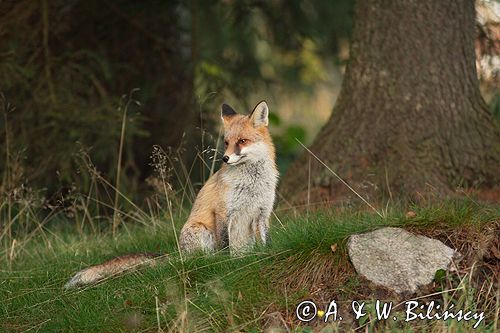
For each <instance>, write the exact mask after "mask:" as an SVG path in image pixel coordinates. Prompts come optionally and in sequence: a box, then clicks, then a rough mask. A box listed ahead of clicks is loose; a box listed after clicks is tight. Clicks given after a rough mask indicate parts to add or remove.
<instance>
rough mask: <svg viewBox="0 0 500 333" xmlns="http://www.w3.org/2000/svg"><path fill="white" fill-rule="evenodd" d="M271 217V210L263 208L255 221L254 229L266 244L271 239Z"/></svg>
mask: <svg viewBox="0 0 500 333" xmlns="http://www.w3.org/2000/svg"><path fill="white" fill-rule="evenodd" d="M270 217H271V212H270V211H269V212H268V211H265V210H264V209H261V212H260V214H259V216H258V217H257V219H256V220H255V221H254V223H253V231H254V234H255V237H256V238H257V239H258V240H260V241H261V242H262V244H264V245H265V244H266V243H267V242H268V240H269V219H270Z"/></svg>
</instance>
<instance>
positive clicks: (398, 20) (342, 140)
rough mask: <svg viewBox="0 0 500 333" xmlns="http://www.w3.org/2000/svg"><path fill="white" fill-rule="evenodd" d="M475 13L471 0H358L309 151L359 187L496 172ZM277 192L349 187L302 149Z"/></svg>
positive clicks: (442, 190) (445, 189)
mask: <svg viewBox="0 0 500 333" xmlns="http://www.w3.org/2000/svg"><path fill="white" fill-rule="evenodd" d="M474 14H475V11H474V2H473V1H453V0H443V1H435V0H425V1H384V0H363V1H358V2H357V4H356V7H355V19H354V25H355V26H354V31H353V36H352V44H351V50H350V62H349V64H348V66H347V70H346V75H345V78H344V82H343V85H342V91H341V93H340V95H339V98H338V101H337V103H336V105H335V107H334V109H333V113H332V116H331V118H330V119H329V121H328V122H327V124H326V125H325V126H324V127H323V128H322V130H321V131H320V133H319V134H318V136H317V137H316V139H315V141H314V143H313V144H312V146H311V148H310V149H311V151H312V152H313V153H314V154H316V155H317V156H318V157H319V158H320V159H321V160H322V161H324V162H325V163H326V164H327V165H328V166H329V167H330V168H331V169H332V170H334V171H335V172H337V173H338V175H339V176H340V177H342V178H343V179H345V180H347V182H348V183H350V184H351V185H352V186H353V187H354V188H357V189H359V190H360V191H362V193H364V194H365V195H376V196H378V197H380V196H381V195H387V194H389V195H391V196H397V197H396V198H397V199H402V198H404V199H408V198H418V197H419V195H421V194H423V193H429V190H430V191H431V192H432V193H439V194H446V193H450V191H453V190H454V189H455V188H456V187H457V186H478V185H482V186H492V185H494V184H495V182H498V180H499V176H500V167H499V165H500V164H499V158H500V154H499V147H498V144H499V142H500V141H499V139H500V136H499V132H498V130H497V128H496V127H495V124H494V123H493V119H492V116H491V114H490V113H489V111H488V109H487V107H486V104H485V102H484V101H483V99H482V97H481V95H480V92H479V85H478V80H477V77H476V69H475V58H474V19H475V17H474ZM310 161H311V163H310ZM309 165H310V167H309ZM281 192H282V194H283V195H284V196H285V197H287V196H288V197H290V199H291V200H292V201H294V202H301V201H302V202H303V201H305V198H310V199H309V200H311V201H313V200H314V201H316V200H319V199H325V198H327V199H332V198H335V197H336V196H338V195H342V194H345V193H347V190H346V188H345V186H344V185H342V184H341V183H340V182H339V181H338V179H336V178H335V176H334V175H333V174H332V173H331V172H329V171H328V170H326V168H325V167H324V166H322V165H321V164H320V163H318V162H317V161H316V160H315V158H314V157H312V156H311V154H310V153H308V152H304V154H303V155H302V156H301V157H300V158H299V159H298V160H297V161H295V163H294V164H292V166H291V167H290V169H289V170H288V172H287V174H286V176H285V177H284V180H283V183H282V186H281Z"/></svg>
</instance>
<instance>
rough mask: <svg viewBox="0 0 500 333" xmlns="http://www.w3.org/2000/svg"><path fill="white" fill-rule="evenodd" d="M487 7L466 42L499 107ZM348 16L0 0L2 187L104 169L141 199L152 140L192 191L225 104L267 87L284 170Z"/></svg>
mask: <svg viewBox="0 0 500 333" xmlns="http://www.w3.org/2000/svg"><path fill="white" fill-rule="evenodd" d="M487 5H488V2H484V3H483V2H478V3H477V4H476V7H478V6H479V7H481V6H483V7H484V8H486V9H484V8H483V9H480V10H479V11H478V13H479V14H481V13H483V14H481V15H483V16H484V17H486V18H484V17H483V16H482V17H483V18H481V19H479V18H478V19H477V21H476V27H475V31H474V35H475V37H476V42H475V43H476V44H475V48H476V53H477V54H478V59H477V62H478V69H479V78H480V79H481V87H482V93H483V97H484V98H485V100H486V102H487V103H488V105H489V106H488V107H489V109H490V111H491V112H492V113H493V115H494V116H495V117H496V118H498V117H499V115H500V112H499V109H500V102H499V100H500V99H499V88H498V82H499V81H498V66H497V65H498V64H497V63H496V62H495V61H497V60H495V59H496V58H494V56H495V55H496V56H498V53H499V41H498V36H499V32H498V24H499V23H498V22H497V21H495V15H490V14H491V13H493V14H494V13H495V12H494V9H491V8H490V7H491V4H489V6H490V7H488V6H487ZM481 8H482V7H481ZM484 13H486V14H484ZM479 14H477V15H476V16H477V17H479V16H478V15H479ZM353 15H354V3H353V1H349V0H335V1H299V0H292V1H231V0H225V1H223V0H220V1H215V0H211V1H200V0H192V1H147V2H134V1H78V0H71V1H59V0H52V1H49V0H40V1H32V0H24V1H2V2H1V5H0V17H1V20H0V92H1V103H2V109H1V112H2V117H1V119H0V138H1V142H2V144H1V145H0V156H2V158H0V174H1V180H2V183H1V185H0V190H1V193H2V195H3V196H4V197H7V198H10V199H9V200H17V199H19V198H21V197H23V198H34V197H36V198H39V199H40V202H43V205H46V206H57V205H64V200H65V198H71V199H70V200H74V197H73V196H72V194H74V193H90V192H92V191H97V190H96V188H92V187H93V186H94V184H95V182H94V181H92V180H93V179H94V180H95V178H96V177H103V178H104V179H106V180H107V181H108V182H109V183H110V184H113V186H114V187H116V188H118V189H119V190H120V191H121V192H123V193H125V194H126V195H127V196H128V197H130V198H133V199H134V200H139V201H140V200H143V199H144V198H145V197H147V196H148V195H149V194H150V193H151V191H152V190H153V188H154V181H152V180H151V178H150V176H151V175H153V174H154V170H155V168H154V166H152V165H151V164H152V163H153V164H154V162H155V161H154V158H153V159H152V153H153V147H154V146H155V145H157V146H159V147H161V148H162V149H163V150H164V151H166V152H167V154H166V156H167V158H168V160H169V161H170V162H172V164H171V165H170V166H169V169H168V170H167V171H168V172H170V173H169V175H172V174H178V173H180V174H182V175H181V176H179V177H172V183H173V185H174V187H175V186H180V187H182V186H184V185H183V183H185V182H187V181H188V180H189V181H190V182H192V183H193V184H195V186H194V187H193V191H192V194H193V195H194V194H195V192H196V186H198V185H199V184H201V183H202V181H203V180H204V179H206V177H207V175H208V174H209V173H210V171H211V170H212V171H213V167H214V164H213V157H214V152H213V149H214V148H217V138H218V134H219V132H218V130H219V127H218V125H219V124H218V122H219V106H220V104H221V103H222V102H229V103H230V104H231V105H233V106H234V107H235V108H236V109H237V110H238V111H240V112H248V111H249V110H250V108H251V107H252V105H253V104H255V103H256V102H258V101H259V100H262V99H266V100H267V101H268V102H269V104H270V107H271V112H272V115H271V131H272V134H273V136H274V140H275V143H276V146H277V151H278V164H279V167H280V171H281V173H282V174H283V175H284V174H285V172H286V170H287V168H288V166H289V164H290V163H291V161H293V160H294V159H295V158H296V157H297V156H298V154H299V152H300V151H301V149H302V148H301V147H300V145H299V143H298V141H297V139H298V140H299V141H301V142H304V143H305V144H310V143H311V142H312V141H313V139H314V137H315V135H316V134H317V133H318V131H319V129H320V128H321V126H322V125H323V124H324V123H325V122H326V120H327V119H328V117H329V115H330V112H331V110H332V107H333V105H334V102H335V98H336V96H337V94H338V93H339V90H340V84H341V82H342V78H343V75H344V71H345V64H346V62H347V61H348V59H349V40H350V37H351V33H352V29H353ZM492 17H493V18H492ZM400 19H403V18H400ZM389 37H390V36H389ZM389 37H388V38H389ZM442 42H443V43H446V42H445V41H442ZM495 64H497V65H495ZM216 159H217V157H216ZM178 170H182V171H178ZM117 177H118V178H119V179H117ZM288 183H290V182H288ZM196 184H198V185H196ZM111 191H112V190H111ZM107 196H108V197H109V198H113V197H114V194H113V193H108V194H107ZM16 198H17V199H16ZM37 200H38V199H37Z"/></svg>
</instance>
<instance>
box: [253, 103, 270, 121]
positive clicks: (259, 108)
mask: <svg viewBox="0 0 500 333" xmlns="http://www.w3.org/2000/svg"><path fill="white" fill-rule="evenodd" d="M268 118H269V108H268V106H267V103H266V101H262V102H260V103H259V104H257V105H256V106H255V108H254V109H253V111H252V113H251V114H250V119H251V120H252V123H253V127H261V126H267V125H268V124H269V120H268Z"/></svg>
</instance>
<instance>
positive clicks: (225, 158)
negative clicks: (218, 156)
mask: <svg viewBox="0 0 500 333" xmlns="http://www.w3.org/2000/svg"><path fill="white" fill-rule="evenodd" d="M222 160H223V161H224V162H225V163H227V161H229V156H227V155H224V157H223V158H222Z"/></svg>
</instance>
